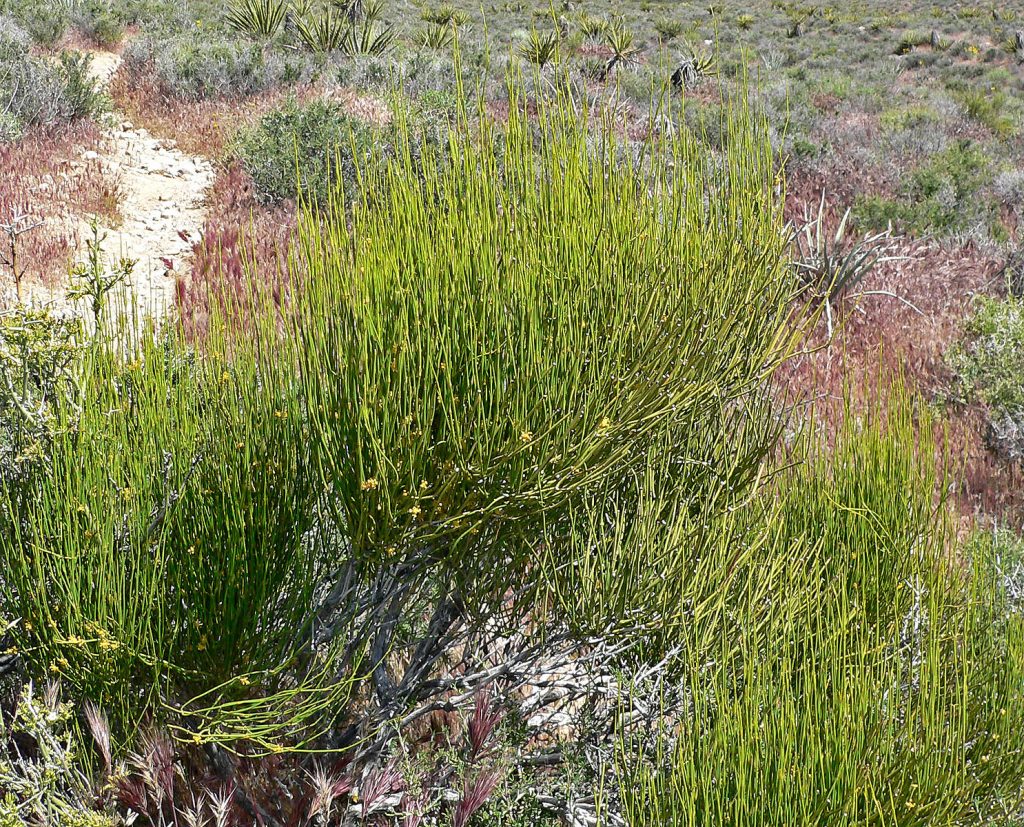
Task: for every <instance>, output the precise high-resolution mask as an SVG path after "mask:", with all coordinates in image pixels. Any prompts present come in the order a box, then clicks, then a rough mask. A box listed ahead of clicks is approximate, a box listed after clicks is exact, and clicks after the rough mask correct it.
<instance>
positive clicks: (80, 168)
mask: <svg viewBox="0 0 1024 827" xmlns="http://www.w3.org/2000/svg"><path fill="white" fill-rule="evenodd" d="M101 141H102V134H101V133H100V131H99V129H98V128H97V127H96V126H95V125H93V124H89V123H79V124H76V125H74V126H72V127H70V128H69V129H66V130H62V131H60V132H57V133H51V132H46V131H41V130H37V131H32V132H29V133H28V134H27V135H26V136H25V137H24V138H22V139H21V140H19V141H16V142H13V143H9V144H0V170H2V171H3V172H2V174H0V220H2V219H4V218H5V217H8V216H10V215H11V214H12V213H13V212H15V211H17V210H20V211H22V212H24V213H28V214H29V215H31V216H33V217H34V218H36V219H41V220H43V221H44V224H43V225H42V226H40V227H39V228H38V229H36V230H33V231H32V232H29V233H26V234H25V235H23V236H22V237H21V241H20V246H19V250H18V254H19V259H20V261H21V262H22V263H24V264H25V265H26V267H27V270H26V276H27V277H28V278H29V279H35V280H40V281H42V282H44V283H46V284H51V283H53V281H54V280H55V279H57V278H59V277H60V275H61V274H63V273H64V272H66V269H67V266H68V264H69V262H70V260H71V258H72V257H73V255H74V252H75V248H76V245H77V236H76V227H77V223H78V220H79V219H81V218H82V217H85V216H90V215H98V216H100V217H101V218H103V219H104V220H106V221H112V220H114V219H116V217H117V212H118V202H119V199H120V193H119V188H118V182H117V181H116V180H115V179H113V178H112V176H111V175H110V173H108V172H106V171H105V170H104V169H103V166H102V163H101V162H100V160H98V159H95V160H91V161H85V160H81V159H82V155H83V153H84V152H86V151H88V150H92V151H98V150H100V149H101ZM2 275H3V278H4V279H5V280H8V279H10V277H11V276H10V274H9V273H3V274H2Z"/></svg>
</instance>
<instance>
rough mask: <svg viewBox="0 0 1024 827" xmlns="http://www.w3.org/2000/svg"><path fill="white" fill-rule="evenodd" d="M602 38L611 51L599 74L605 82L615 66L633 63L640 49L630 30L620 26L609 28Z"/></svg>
mask: <svg viewBox="0 0 1024 827" xmlns="http://www.w3.org/2000/svg"><path fill="white" fill-rule="evenodd" d="M604 37H605V44H606V45H607V46H608V48H609V49H611V50H612V56H611V57H610V58H609V59H608V62H607V63H605V65H604V71H603V72H602V73H601V79H602V80H607V79H608V78H609V77H610V76H611V74H612V72H614V71H615V69H616V67H617V66H620V65H623V64H627V65H628V64H630V63H633V62H634V61H635V60H636V58H637V56H638V55H639V54H640V47H639V46H637V44H636V35H635V34H634V33H633V31H632V29H629V28H627V27H626V26H624V25H622V24H616V25H614V26H611V27H610V28H609V29H608V31H607V32H605V36H604Z"/></svg>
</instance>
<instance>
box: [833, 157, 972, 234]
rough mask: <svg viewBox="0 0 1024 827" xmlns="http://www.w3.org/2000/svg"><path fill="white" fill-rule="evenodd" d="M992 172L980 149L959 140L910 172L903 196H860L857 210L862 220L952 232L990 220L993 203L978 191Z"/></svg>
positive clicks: (921, 231)
mask: <svg viewBox="0 0 1024 827" xmlns="http://www.w3.org/2000/svg"><path fill="white" fill-rule="evenodd" d="M991 178H992V170H991V164H990V160H989V158H988V156H987V155H986V154H985V153H984V152H983V151H982V149H981V148H980V147H979V146H977V145H976V144H974V143H972V142H971V141H967V140H965V141H960V142H958V143H956V144H953V145H952V146H950V147H949V148H948V149H946V150H944V151H943V152H940V153H938V154H936V155H934V156H933V157H932V158H931V159H930V160H929V161H928V162H926V163H924V164H922V165H920V166H918V167H917V168H916V169H914V170H913V171H911V172H910V173H909V175H907V176H906V177H905V179H904V182H903V184H902V187H901V189H902V193H901V195H900V197H899V198H895V199H893V198H883V197H880V196H858V197H857V200H856V202H855V204H854V208H853V215H854V219H855V221H856V222H857V223H858V224H860V225H861V226H864V227H868V228H871V229H877V230H884V229H886V227H888V226H889V225H890V224H891V225H892V226H893V227H896V228H898V229H901V230H906V231H909V232H915V233H919V234H926V233H940V234H952V233H956V232H962V231H964V230H966V229H968V228H970V227H971V226H972V224H975V223H982V224H986V225H987V224H988V223H990V215H989V213H990V210H991V207H990V205H989V204H988V203H987V202H986V201H985V199H984V198H981V197H979V193H980V191H981V190H982V189H983V187H985V186H986V185H987V184H988V183H989V182H990V180H991Z"/></svg>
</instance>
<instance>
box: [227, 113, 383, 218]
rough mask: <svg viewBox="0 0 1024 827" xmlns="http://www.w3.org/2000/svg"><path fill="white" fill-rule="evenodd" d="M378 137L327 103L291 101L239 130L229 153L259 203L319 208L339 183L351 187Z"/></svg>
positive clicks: (376, 132)
mask: <svg viewBox="0 0 1024 827" xmlns="http://www.w3.org/2000/svg"><path fill="white" fill-rule="evenodd" d="M383 134H384V133H383V131H382V130H380V129H378V128H374V127H371V126H369V125H367V124H366V123H364V122H363V121H360V120H358V119H356V118H353V117H349V116H348V115H345V114H344V113H343V112H342V111H341V109H340V108H339V107H338V106H336V105H334V104H331V103H329V102H326V101H314V102H312V103H309V104H306V105H302V106H300V105H298V104H296V103H294V102H292V103H291V104H289V105H288V106H287V107H285V108H284V109H280V110H277V111H275V112H271V113H270V114H268V115H265V116H264V117H263V118H262V119H261V120H260V122H259V123H258V124H257V125H256V126H254V127H253V128H251V129H248V130H245V131H243V132H242V133H241V134H240V135H239V136H238V137H237V139H236V140H235V143H234V146H233V148H232V154H233V155H235V156H236V157H237V158H238V159H239V160H240V161H241V162H242V165H243V166H244V167H245V169H246V171H247V172H248V173H249V175H250V176H251V177H252V180H253V183H254V185H255V187H256V192H257V194H258V195H259V197H260V198H261V199H262V200H263V201H265V202H268V203H276V202H280V201H283V200H285V199H288V198H297V197H299V195H301V196H302V197H303V198H306V199H308V200H310V201H311V202H312V203H315V204H320V205H325V204H326V203H327V200H328V198H329V196H330V193H331V192H332V191H333V190H334V188H335V187H336V186H337V183H338V182H339V181H343V182H345V184H346V185H347V186H348V188H349V189H350V190H351V189H352V188H353V185H354V182H355V177H356V170H357V169H359V168H361V167H363V166H365V165H366V163H367V161H368V159H369V157H370V156H371V155H372V154H373V152H374V149H375V148H377V149H379V148H380V142H381V139H382V137H383Z"/></svg>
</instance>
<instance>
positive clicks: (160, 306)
mask: <svg viewBox="0 0 1024 827" xmlns="http://www.w3.org/2000/svg"><path fill="white" fill-rule="evenodd" d="M91 54H92V74H93V76H94V77H95V78H96V80H97V81H98V82H99V83H100V85H101V86H103V87H106V85H107V84H108V83H109V81H110V79H111V78H112V77H113V76H114V74H115V73H116V72H117V70H118V68H119V67H120V65H121V58H120V56H118V55H116V54H113V53H111V52H92V53H91ZM97 155H98V160H99V161H100V162H101V163H102V164H103V165H104V168H105V169H106V170H107V171H109V172H110V173H111V174H113V175H114V176H115V177H116V178H117V179H118V180H119V182H120V191H121V195H122V197H121V200H120V215H121V222H120V224H118V225H117V226H115V227H108V226H103V225H102V224H101V225H100V231H101V235H105V236H106V238H105V240H104V241H103V242H102V245H101V246H102V250H103V252H104V254H105V258H106V261H107V262H108V263H111V264H112V263H115V262H117V261H119V260H120V259H122V258H129V259H132V260H134V261H135V262H136V264H135V267H134V269H133V271H132V278H131V283H130V284H129V285H128V289H129V291H130V292H131V294H132V295H133V297H134V300H135V302H136V303H137V305H138V306H139V308H140V309H144V310H145V311H146V312H149V313H152V314H153V315H154V316H162V315H164V314H165V313H166V312H167V311H168V310H169V309H170V308H171V307H172V305H173V301H174V286H175V273H176V272H177V273H184V272H185V271H186V270H187V262H186V259H187V256H188V255H189V253H190V251H191V248H192V244H193V242H194V241H196V240H198V238H199V235H200V232H201V230H202V227H203V224H204V222H205V219H206V211H205V209H204V206H203V202H204V198H205V195H206V191H207V189H208V188H209V187H210V185H211V184H212V183H213V178H214V172H213V167H212V165H211V164H210V162H209V161H208V160H207V159H205V158H201V157H198V156H193V155H187V154H185V153H183V152H181V151H180V150H178V149H177V148H176V147H175V146H174V142H173V141H168V140H160V139H158V138H154V137H152V136H151V135H150V134H149V133H148V132H147V131H146V130H145V129H141V128H139V129H137V128H136V127H135V126H134V125H133V124H132V123H130V122H129V121H126V120H123V119H122V118H120V117H119V116H118V115H117V113H114V116H113V119H112V122H111V126H109V127H108V128H107V130H106V140H105V141H104V144H103V148H102V149H101V151H100V152H98V153H86V156H88V157H86V158H85V160H96V159H97V158H96V156H97ZM91 237H92V230H91V228H90V226H89V222H88V220H87V219H86V218H83V219H82V221H81V226H80V228H79V238H80V239H81V240H82V242H83V245H82V246H83V250H84V242H85V241H86V240H88V239H90V238H91Z"/></svg>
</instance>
